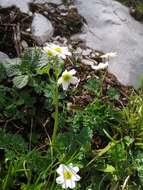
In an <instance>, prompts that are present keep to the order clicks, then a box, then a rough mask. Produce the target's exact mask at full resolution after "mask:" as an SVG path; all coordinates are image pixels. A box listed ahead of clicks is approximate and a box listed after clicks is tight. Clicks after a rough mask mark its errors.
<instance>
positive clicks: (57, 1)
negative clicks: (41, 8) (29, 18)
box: [34, 0, 62, 5]
mask: <svg viewBox="0 0 143 190" xmlns="http://www.w3.org/2000/svg"><path fill="white" fill-rule="evenodd" d="M34 3H54V4H56V5H60V4H62V0H35V1H34Z"/></svg>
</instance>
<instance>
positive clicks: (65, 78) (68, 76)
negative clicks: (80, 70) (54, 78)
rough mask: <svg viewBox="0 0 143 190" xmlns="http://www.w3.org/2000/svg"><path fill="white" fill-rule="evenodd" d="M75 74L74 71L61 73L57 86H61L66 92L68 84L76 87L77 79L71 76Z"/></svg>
mask: <svg viewBox="0 0 143 190" xmlns="http://www.w3.org/2000/svg"><path fill="white" fill-rule="evenodd" d="M75 74H76V71H75V70H74V69H72V70H70V71H67V70H65V71H64V72H63V73H62V76H61V77H60V78H59V80H58V84H62V87H63V90H67V89H68V87H69V85H70V84H74V85H76V86H77V85H78V83H79V79H78V78H77V77H75V76H73V75H75Z"/></svg>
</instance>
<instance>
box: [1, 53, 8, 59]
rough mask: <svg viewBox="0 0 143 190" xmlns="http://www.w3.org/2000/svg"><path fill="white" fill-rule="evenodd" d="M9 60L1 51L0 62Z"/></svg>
mask: <svg viewBox="0 0 143 190" xmlns="http://www.w3.org/2000/svg"><path fill="white" fill-rule="evenodd" d="M3 59H8V55H6V54H5V53H3V52H1V51H0V60H3Z"/></svg>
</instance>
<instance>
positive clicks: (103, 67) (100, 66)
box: [91, 62, 109, 71]
mask: <svg viewBox="0 0 143 190" xmlns="http://www.w3.org/2000/svg"><path fill="white" fill-rule="evenodd" d="M108 65H109V63H108V62H105V63H99V64H98V65H91V68H92V69H94V70H96V71H98V70H101V69H106V68H107V67H108Z"/></svg>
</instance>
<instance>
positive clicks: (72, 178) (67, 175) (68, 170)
mask: <svg viewBox="0 0 143 190" xmlns="http://www.w3.org/2000/svg"><path fill="white" fill-rule="evenodd" d="M78 171H79V168H78V167H77V166H73V164H69V165H64V164H60V166H59V167H58V169H57V170H56V172H57V173H58V174H59V177H57V178H56V183H57V184H60V185H61V186H62V188H63V189H66V188H68V187H69V188H70V189H73V188H75V186H76V182H77V181H79V180H80V176H79V175H77V172H78Z"/></svg>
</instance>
